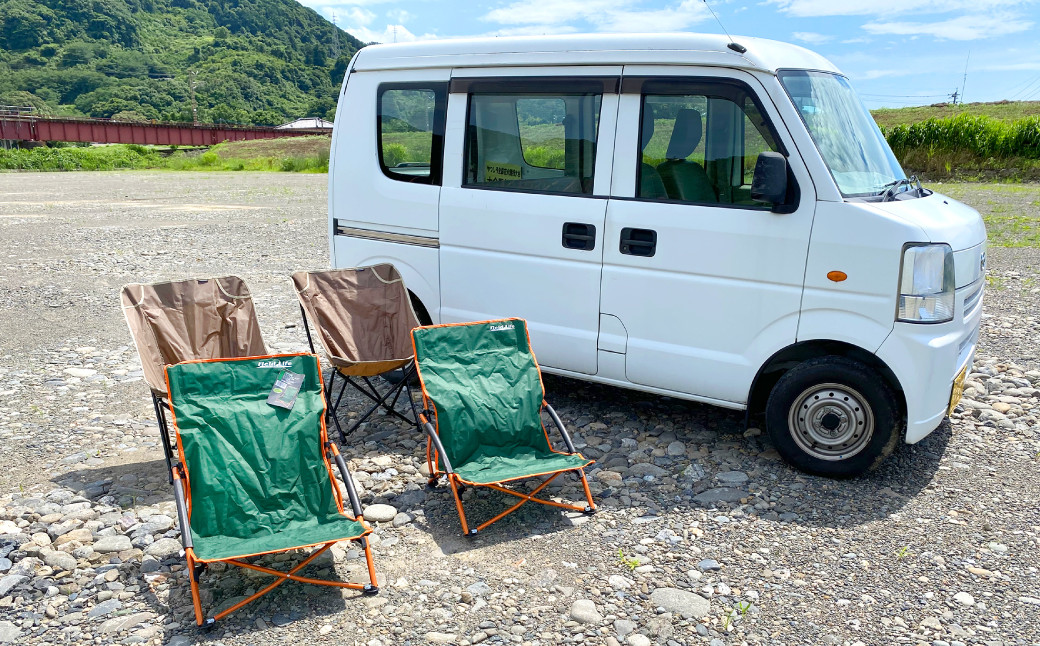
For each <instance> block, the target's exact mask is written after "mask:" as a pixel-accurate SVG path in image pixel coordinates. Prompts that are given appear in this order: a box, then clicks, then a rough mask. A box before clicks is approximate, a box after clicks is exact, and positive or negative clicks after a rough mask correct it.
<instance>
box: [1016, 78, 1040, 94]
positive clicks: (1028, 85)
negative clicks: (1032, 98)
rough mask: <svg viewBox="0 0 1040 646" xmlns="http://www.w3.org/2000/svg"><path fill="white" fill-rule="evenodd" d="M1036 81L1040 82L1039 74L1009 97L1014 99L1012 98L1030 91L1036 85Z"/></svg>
mask: <svg viewBox="0 0 1040 646" xmlns="http://www.w3.org/2000/svg"><path fill="white" fill-rule="evenodd" d="M1038 83H1040V76H1037V77H1036V78H1035V79H1033V80H1032V81H1031V82H1030V83H1029V84H1027V85H1026V86H1025V87H1024V88H1022V89H1021V90H1019V91H1018V92H1016V93H1015V94H1014V95H1012V96H1011V97H1009V98H1010V99H1012V100H1014V99H1017V98H1018V97H1020V96H1023V95H1026V94H1028V93H1030V92H1032V91H1033V89H1034V88H1035V87H1036V86H1037V84H1038Z"/></svg>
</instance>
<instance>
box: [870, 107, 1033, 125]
mask: <svg viewBox="0 0 1040 646" xmlns="http://www.w3.org/2000/svg"><path fill="white" fill-rule="evenodd" d="M870 113H871V114H872V115H874V121H877V122H878V125H880V126H881V127H882V128H892V127H894V126H902V125H910V124H913V123H920V122H921V121H927V120H928V119H931V118H933V117H934V118H937V119H943V118H946V117H955V116H957V115H959V114H963V113H968V114H971V115H973V116H984V117H990V118H992V119H998V120H1000V121H1017V120H1018V119H1025V118H1026V117H1035V116H1037V115H1040V101H997V102H995V103H957V104H953V103H936V104H935V105H923V106H914V107H910V108H880V109H878V110H871V111H870Z"/></svg>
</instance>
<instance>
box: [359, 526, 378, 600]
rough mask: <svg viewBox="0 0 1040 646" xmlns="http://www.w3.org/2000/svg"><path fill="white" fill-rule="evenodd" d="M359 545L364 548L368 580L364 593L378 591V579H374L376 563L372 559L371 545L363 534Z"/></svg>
mask: <svg viewBox="0 0 1040 646" xmlns="http://www.w3.org/2000/svg"><path fill="white" fill-rule="evenodd" d="M361 545H362V546H363V547H364V548H365V563H367V564H368V580H369V581H370V584H369V585H367V586H365V593H366V594H375V593H377V592H379V581H378V580H377V579H376V565H375V563H374V562H373V561H372V546H371V545H370V544H369V542H368V538H367V537H365V536H362V537H361Z"/></svg>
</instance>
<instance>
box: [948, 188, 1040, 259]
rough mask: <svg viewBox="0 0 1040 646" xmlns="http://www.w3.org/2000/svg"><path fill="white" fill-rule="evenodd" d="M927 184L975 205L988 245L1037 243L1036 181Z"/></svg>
mask: <svg viewBox="0 0 1040 646" xmlns="http://www.w3.org/2000/svg"><path fill="white" fill-rule="evenodd" d="M929 188H932V189H934V190H935V191H937V192H939V193H942V194H944V195H949V196H950V197H952V198H954V199H955V200H959V201H961V202H964V203H965V204H968V205H970V206H972V207H973V208H975V209H977V210H978V212H979V213H981V214H982V219H983V220H985V222H986V234H987V235H988V236H989V245H990V246H991V247H1040V184H1035V183H1028V184H1025V183H1023V184H1000V183H994V182H990V183H961V182H958V183H949V184H933V185H930V186H929Z"/></svg>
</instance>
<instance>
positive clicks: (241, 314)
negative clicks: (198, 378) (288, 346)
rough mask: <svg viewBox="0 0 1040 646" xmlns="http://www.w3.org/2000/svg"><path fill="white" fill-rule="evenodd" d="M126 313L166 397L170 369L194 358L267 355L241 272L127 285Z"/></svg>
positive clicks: (147, 373)
mask: <svg viewBox="0 0 1040 646" xmlns="http://www.w3.org/2000/svg"><path fill="white" fill-rule="evenodd" d="M121 300H122V303H123V315H124V316H126V323H127V325H128V326H130V334H131V335H133V337H134V343H135V344H136V345H137V353H138V354H139V355H140V356H141V366H142V367H143V368H144V379H145V381H146V382H147V383H148V385H149V386H150V387H151V389H152V390H153V391H154V392H155V393H156V394H159V395H163V396H165V395H166V376H165V371H164V370H165V367H166V366H168V365H173V364H176V363H180V362H181V361H190V360H194V359H234V358H236V357H255V356H261V355H266V354H267V348H265V347H264V341H263V338H262V337H261V336H260V324H259V322H258V321H257V318H256V311H255V310H254V309H253V297H252V296H250V294H249V288H248V287H246V284H245V282H244V281H243V280H242V279H241V278H239V277H238V276H224V277H223V278H192V279H188V280H180V281H172V282H165V283H152V284H143V283H135V284H131V285H127V286H125V287H123V291H122V294H121Z"/></svg>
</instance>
